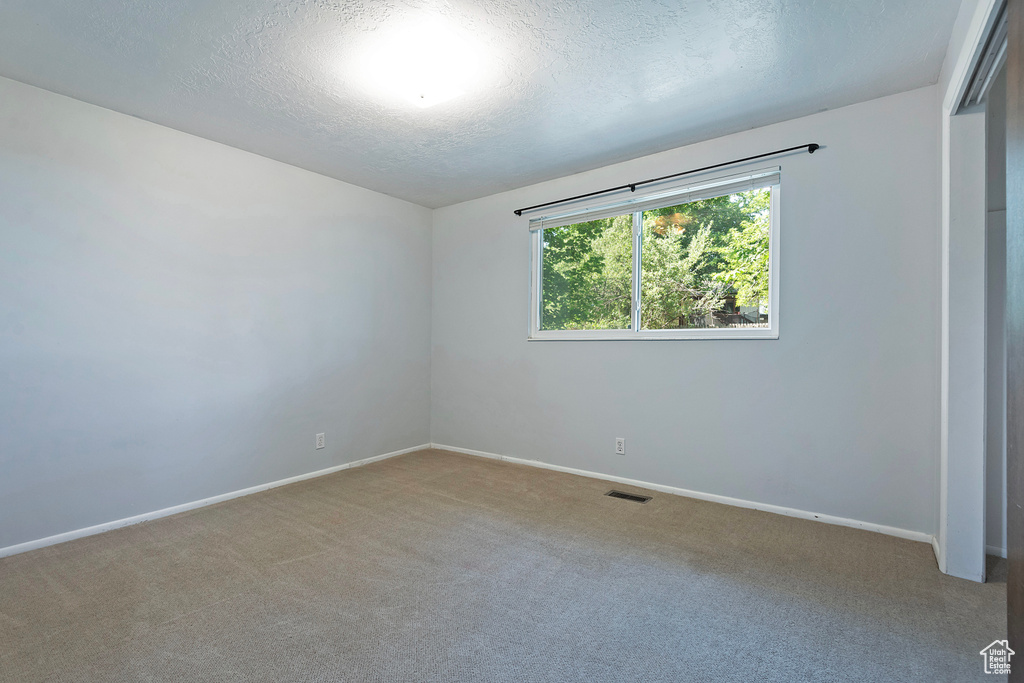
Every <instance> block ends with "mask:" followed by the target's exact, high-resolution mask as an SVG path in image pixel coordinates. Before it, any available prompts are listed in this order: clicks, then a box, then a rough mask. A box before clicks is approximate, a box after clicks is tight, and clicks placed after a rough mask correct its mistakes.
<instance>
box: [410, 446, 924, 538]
mask: <svg viewBox="0 0 1024 683" xmlns="http://www.w3.org/2000/svg"><path fill="white" fill-rule="evenodd" d="M430 447H431V448H437V449H439V450H444V451H453V452H455V453H466V454H468V455H475V456H479V457H482V458H491V459H494V460H504V461H505V462H511V463H515V464H517V465H529V466H530V467H539V468H541V469H545V470H554V471H556V472H566V473H568V474H577V475H579V476H581V477H590V478H591V479H602V480H605V481H613V482H616V483H618V484H628V485H630V486H637V487H640V488H645V489H652V490H654V491H662V492H663V493H671V494H673V495H676V496H683V497H685V498H696V499H698V500H707V501H711V502H713V503H723V504H725V505H732V506H734V507H740V508H748V509H751V510H760V511H761V512H771V513H774V514H777V515H785V516H786V517H797V518H799V519H809V520H813V521H816V522H824V523H825V524H834V525H836V526H845V527H852V528H854V529H864V530H866V531H874V532H876V533H880V534H885V535H886V536H896V537H897V538H905V539H908V540H911V541H920V542H921V543H931V544H932V546H933V547H936V546H935V538H934V537H933V536H932V535H931V534H926V533H924V532H921V531H910V530H909V529H900V528H899V527H893V526H885V525H884V524H874V523H872V522H862V521H860V520H856V519H847V518H846V517H836V516H834V515H826V514H822V513H818V512H807V511H806V510H797V509H795V508H788V507H782V506H781V505H770V504H768V503H757V502H754V501H750V500H743V499H741V498H730V497H728V496H719V495H716V494H714V493H702V492H700V491H690V490H688V489H681V488H678V487H675V486H664V485H662V484H652V483H651V482H646V481H637V480H636V479H627V478H625V477H616V476H613V475H610V474H601V473H600V472H589V471H587V470H578V469H575V468H572V467H563V466H561V465H552V464H549V463H546V462H541V461H540V460H526V459H524V458H514V457H511V456H507V455H498V454H497V453H487V452H485V451H475V450H472V449H469V448H458V447H456V446H446V445H444V444H439V443H432V444H430Z"/></svg>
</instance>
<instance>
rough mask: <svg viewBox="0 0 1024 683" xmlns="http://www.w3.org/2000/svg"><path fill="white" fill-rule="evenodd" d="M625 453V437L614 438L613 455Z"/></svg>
mask: <svg viewBox="0 0 1024 683" xmlns="http://www.w3.org/2000/svg"><path fill="white" fill-rule="evenodd" d="M625 454H626V440H625V439H615V455H625Z"/></svg>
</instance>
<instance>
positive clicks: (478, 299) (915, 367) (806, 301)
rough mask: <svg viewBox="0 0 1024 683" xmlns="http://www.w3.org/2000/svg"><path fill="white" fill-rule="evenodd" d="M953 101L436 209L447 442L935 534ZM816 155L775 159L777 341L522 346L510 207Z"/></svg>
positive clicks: (436, 392)
mask: <svg viewBox="0 0 1024 683" xmlns="http://www.w3.org/2000/svg"><path fill="white" fill-rule="evenodd" d="M936 101H937V95H936V90H935V88H925V89H921V90H917V91H913V92H909V93H903V94H900V95H895V96H892V97H886V98H883V99H879V100H874V101H871V102H866V103H862V104H858V105H854V106H851V107H846V108H843V109H839V110H836V111H831V112H825V113H821V114H817V115H815V116H810V117H807V118H803V119H797V120H793V121H788V122H785V123H781V124H777V125H773V126H769V127H767V128H761V129H757V130H752V131H748V132H745V133H741V134H737V135H732V136H728V137H725V138H721V139H717V140H712V141H709V142H706V143H701V144H698V145H693V146H690V147H686V148H681V149H676V150H672V151H669V152H665V153H662V154H657V155H653V156H650V157H645V158H642V159H637V160H634V161H630V162H626V163H622V164H617V165H615V166H610V167H607V168H603V169H598V170H595V171H590V172H587V173H583V174H579V175H575V176H571V177H567V178H562V179H559V180H555V181H551V182H547V183H542V184H539V185H535V186H531V187H528V188H524V189H521V190H516V191H512V192H507V193H503V194H499V195H494V196H491V197H486V198H483V199H479V200H474V201H471V202H466V203H464V204H459V205H455V206H451V207H446V208H443V209H439V210H437V211H436V212H435V215H434V257H433V309H434V313H433V341H432V344H433V371H432V413H431V415H432V418H431V419H432V423H431V433H432V439H431V440H432V441H433V442H436V443H441V444H447V445H452V446H457V447H462V448H469V449H475V450H480V451H486V452H491V453H497V454H501V455H507V456H514V457H522V458H528V459H536V460H541V461H545V462H548V463H552V464H556V465H561V466H566V467H574V468H579V469H584V470H590V471H595V472H600V473H604V474H609V475H616V476H624V477H630V478H633V479H638V480H641V481H647V482H653V483H658V484H662V485H667V486H677V487H681V488H685V489H691V490H695V491H700V492H705V493H711V494H718V495H724V496H731V497H734V498H740V499H744V500H749V501H755V502H760V503H767V504H772V505H781V506H786V507H791V508H797V509H801V510H807V511H813V512H819V513H825V514H830V515H835V516H839V517H846V518H852V519H856V520H862V521H864V522H868V523H872V524H879V525H887V526H892V527H897V528H900V529H905V530H909V531H913V532H922V533H925V534H931V533H934V532H935V531H936V524H937V518H936V509H937V501H936V491H937V488H936V477H937V454H938V448H939V425H938V415H939V411H938V408H939V323H940V318H939V315H940V310H939V293H940V288H939V273H940V268H939V231H938V224H939V219H938V207H939V177H938V173H937V169H938V168H939V158H938V152H939V132H938V118H937V117H936V115H935V103H936ZM808 142H818V143H820V144H822V145H824V148H823V149H822V150H820V151H819V152H818V153H816V154H815V155H813V156H810V155H807V154H800V155H796V156H791V157H786V158H783V159H781V160H780V161H779V162H773V163H781V165H782V171H783V180H782V183H783V185H782V195H781V220H782V228H781V229H782V233H781V234H782V238H781V254H780V256H781V258H780V264H781V305H780V309H779V313H780V318H781V337H780V339H778V340H777V341H766V340H753V341H670V342H636V341H631V342H527V341H526V336H527V313H528V297H529V285H528V283H529V237H528V234H527V228H526V218H525V217H523V218H517V217H516V216H514V215H513V213H512V211H513V209H516V208H519V207H521V206H526V205H529V204H535V203H538V202H543V201H548V200H553V199H558V198H559V197H563V196H568V195H573V194H577V193H580V192H586V191H590V190H595V189H600V188H602V187H607V186H610V185H618V184H622V183H624V182H629V181H631V180H639V179H643V178H647V177H652V176H657V175H661V174H667V173H672V172H677V171H681V170H685V169H687V168H693V167H697V166H703V165H705V164H710V163H716V162H721V161H725V160H728V159H732V158H736V157H742V156H746V155H749V154H752V153H755V152H762V151H769V150H772V149H775V148H779V147H786V146H791V145H795V144H801V143H808ZM615 437H625V439H626V444H627V455H626V456H625V457H617V456H615V455H614V454H613V440H614V438H615Z"/></svg>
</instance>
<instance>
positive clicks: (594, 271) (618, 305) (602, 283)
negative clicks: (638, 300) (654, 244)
mask: <svg viewBox="0 0 1024 683" xmlns="http://www.w3.org/2000/svg"><path fill="white" fill-rule="evenodd" d="M540 240H541V263H542V272H541V279H542V282H541V304H540V305H541V310H540V329H542V330H623V329H628V328H629V326H630V319H631V315H632V287H631V283H632V277H633V216H632V214H627V215H624V216H615V217H614V218H603V219H601V220H596V221H588V222H585V223H574V224H573V225H566V226H563V227H560V228H548V229H546V230H543V231H541V234H540Z"/></svg>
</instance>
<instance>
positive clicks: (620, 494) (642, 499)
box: [604, 491, 651, 503]
mask: <svg viewBox="0 0 1024 683" xmlns="http://www.w3.org/2000/svg"><path fill="white" fill-rule="evenodd" d="M604 495H606V496H611V497H612V498H621V499H622V500H631V501H633V502H634V503H646V502H647V501H649V500H650V499H651V497H650V496H637V495H634V494H632V493H626V492H625V491H609V492H608V493H606V494H604Z"/></svg>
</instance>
